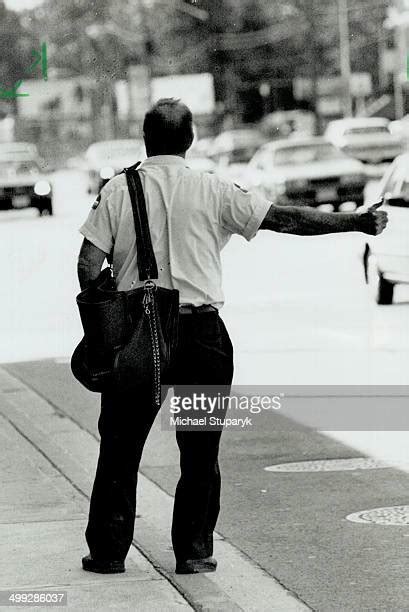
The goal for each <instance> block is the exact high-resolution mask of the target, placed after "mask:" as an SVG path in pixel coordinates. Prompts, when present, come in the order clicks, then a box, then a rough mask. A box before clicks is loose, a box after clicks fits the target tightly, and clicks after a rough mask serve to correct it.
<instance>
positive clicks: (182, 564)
mask: <svg viewBox="0 0 409 612" xmlns="http://www.w3.org/2000/svg"><path fill="white" fill-rule="evenodd" d="M216 567H217V561H216V559H214V558H213V557H206V558H204V559H187V560H186V561H177V562H176V573H177V574H203V573H205V572H215V571H216Z"/></svg>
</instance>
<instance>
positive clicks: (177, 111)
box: [143, 98, 193, 155]
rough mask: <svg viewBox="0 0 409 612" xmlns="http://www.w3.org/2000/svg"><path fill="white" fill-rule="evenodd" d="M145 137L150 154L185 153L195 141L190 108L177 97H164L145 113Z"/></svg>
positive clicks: (147, 150)
mask: <svg viewBox="0 0 409 612" xmlns="http://www.w3.org/2000/svg"><path fill="white" fill-rule="evenodd" d="M143 137H144V139H145V146H146V152H147V154H148V155H178V154H180V153H185V152H186V151H187V150H188V148H189V147H190V146H191V144H192V142H193V117H192V113H191V111H190V109H189V108H188V107H187V106H186V104H183V102H181V101H180V100H177V99H175V98H162V99H161V100H159V101H158V102H156V104H154V106H152V108H151V109H150V110H149V111H148V112H147V113H146V115H145V120H144V122H143Z"/></svg>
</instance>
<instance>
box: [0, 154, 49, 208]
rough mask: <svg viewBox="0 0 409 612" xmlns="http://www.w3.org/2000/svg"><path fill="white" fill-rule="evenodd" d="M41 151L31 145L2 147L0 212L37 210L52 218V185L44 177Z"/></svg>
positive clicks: (0, 156)
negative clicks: (26, 209) (24, 209)
mask: <svg viewBox="0 0 409 612" xmlns="http://www.w3.org/2000/svg"><path fill="white" fill-rule="evenodd" d="M43 165H44V161H43V160H42V159H41V157H40V155H39V153H38V150H37V147H36V146H35V145H34V144H31V143H28V142H7V143H5V142H3V143H0V210H9V209H18V210H20V209H22V208H30V207H31V208H37V210H38V212H39V213H40V215H52V214H53V205H52V185H51V182H50V181H49V180H48V177H47V176H46V175H45V174H44V173H43V171H42V166H43Z"/></svg>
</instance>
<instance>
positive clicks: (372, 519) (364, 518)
mask: <svg viewBox="0 0 409 612" xmlns="http://www.w3.org/2000/svg"><path fill="white" fill-rule="evenodd" d="M346 518H347V520H348V521H351V523H366V524H367V525H369V524H372V525H409V506H390V507H389V508H374V509H373V510H361V511H360V512H354V513H353V514H349V515H348V516H347V517H346Z"/></svg>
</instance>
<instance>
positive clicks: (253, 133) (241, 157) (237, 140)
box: [209, 128, 266, 166]
mask: <svg viewBox="0 0 409 612" xmlns="http://www.w3.org/2000/svg"><path fill="white" fill-rule="evenodd" d="M265 142H266V139H265V137H264V136H263V135H262V134H261V133H260V132H259V131H258V130H256V129H254V128H242V129H236V130H227V131H225V132H222V133H221V134H219V135H218V136H216V138H215V139H214V141H213V144H212V146H211V147H210V152H209V153H210V156H211V157H212V159H214V160H215V161H216V162H217V163H220V164H221V165H224V166H227V165H230V164H247V163H248V162H249V161H250V159H251V158H252V157H253V155H254V153H255V152H256V151H257V149H258V148H259V147H260V146H261V145H262V144H264V143H265Z"/></svg>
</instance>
